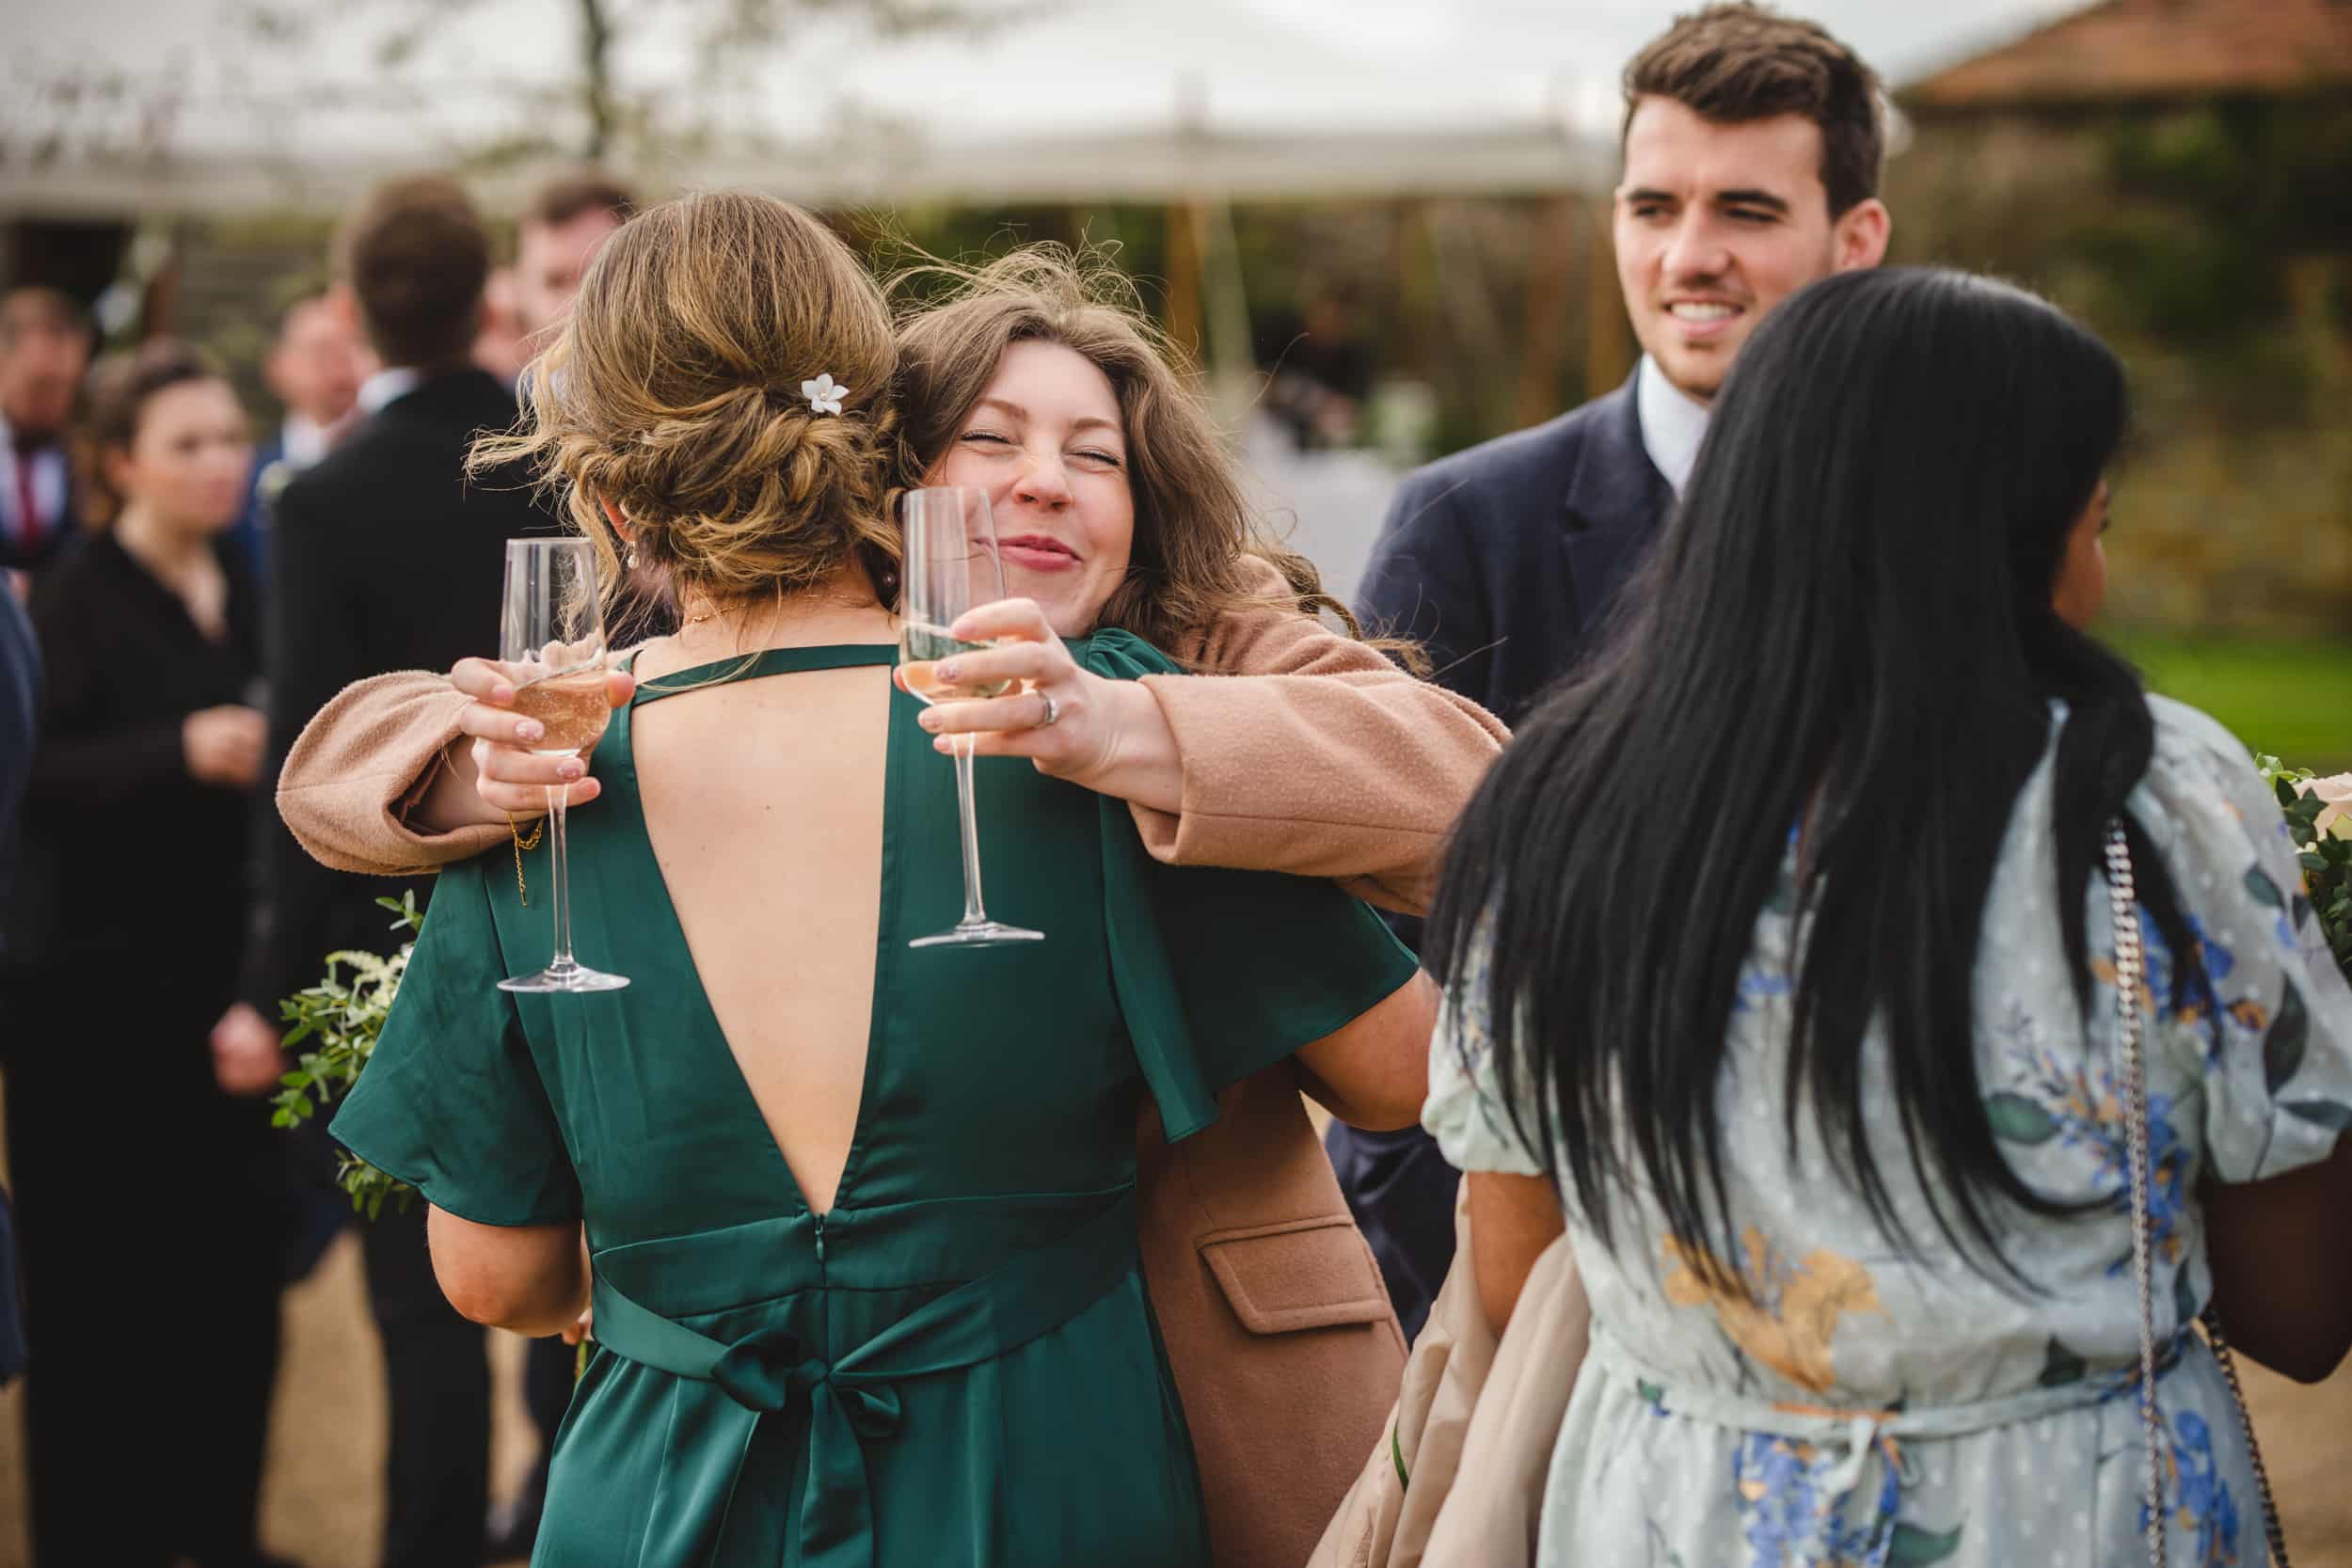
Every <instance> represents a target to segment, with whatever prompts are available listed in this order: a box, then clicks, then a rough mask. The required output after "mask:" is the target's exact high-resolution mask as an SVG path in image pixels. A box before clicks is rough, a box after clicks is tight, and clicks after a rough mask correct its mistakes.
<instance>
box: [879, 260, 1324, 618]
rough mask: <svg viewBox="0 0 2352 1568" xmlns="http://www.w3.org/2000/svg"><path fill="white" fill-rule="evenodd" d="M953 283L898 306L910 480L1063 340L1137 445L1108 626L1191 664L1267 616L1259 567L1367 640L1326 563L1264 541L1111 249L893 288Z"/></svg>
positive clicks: (904, 459) (1185, 368)
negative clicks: (1120, 573) (1102, 384)
mask: <svg viewBox="0 0 2352 1568" xmlns="http://www.w3.org/2000/svg"><path fill="white" fill-rule="evenodd" d="M943 281H944V282H945V283H946V285H947V290H946V298H945V299H944V300H939V301H936V302H928V301H919V300H910V301H908V302H907V303H906V304H904V305H903V306H902V308H901V312H900V320H899V327H898V388H899V398H898V403H899V407H900V409H901V410H902V411H903V419H902V420H901V422H900V425H899V433H898V456H899V463H898V467H899V473H898V482H899V483H900V484H902V485H914V484H920V483H923V476H924V475H926V474H928V473H929V472H930V470H931V468H932V467H933V466H935V465H936V464H937V463H938V462H939V460H940V459H941V458H942V457H944V456H945V455H946V451H947V449H948V447H949V445H950V444H951V443H952V442H953V441H954V440H955V438H956V433H957V432H958V431H960V430H961V429H962V427H963V421H964V418H965V416H966V415H968V414H970V413H971V411H972V406H973V404H976V403H977V402H978V401H979V400H980V396H981V394H982V393H984V392H985V391H987V389H988V384H989V382H990V381H991V380H993V378H994V376H995V374H996V364H997V361H998V360H999V359H1001V358H1002V357H1003V356H1004V353H1005V350H1006V349H1008V348H1009V347H1011V346H1012V345H1013V344H1014V343H1021V342H1045V343H1055V344H1058V345H1059V346H1061V347H1063V348H1066V349H1069V350H1070V351H1071V352H1072V353H1073V354H1076V355H1077V356H1080V357H1081V358H1083V359H1085V360H1086V361H1087V362H1088V363H1089V364H1091V365H1093V366H1094V367H1095V368H1096V369H1097V370H1099V371H1101V372H1103V373H1104V376H1106V377H1108V378H1109V380H1110V384H1111V388H1112V390H1113V391H1114V392H1115V393H1116V394H1117V396H1118V398H1119V410H1120V423H1121V424H1122V425H1124V426H1125V432H1126V438H1127V453H1128V483H1129V484H1130V485H1131V486H1132V488H1133V491H1134V496H1135V508H1136V536H1135V545H1134V548H1133V554H1132V556H1131V558H1130V562H1129V565H1128V568H1127V577H1126V580H1125V581H1123V582H1122V583H1120V586H1119V587H1118V589H1117V590H1115V591H1114V592H1113V593H1112V594H1111V597H1110V600H1109V602H1108V603H1106V604H1105V605H1104V607H1103V611H1102V614H1101V616H1100V617H1099V619H1098V621H1097V624H1098V625H1100V626H1119V627H1121V628H1123V629H1125V630H1128V631H1131V632H1134V633H1135V634H1136V636H1138V637H1141V638H1143V639H1144V640H1145V641H1149V642H1151V643H1152V644H1153V645H1154V646H1155V647H1158V648H1160V649H1161V650H1162V651H1164V652H1166V653H1168V654H1170V655H1172V656H1175V657H1183V650H1185V649H1188V648H1190V647H1192V646H1194V645H1195V644H1196V643H1197V642H1198V641H1199V640H1200V635H1201V633H1203V632H1204V631H1206V630H1207V629H1208V627H1209V626H1210V624H1211V623H1212V622H1214V621H1216V618H1217V617H1218V616H1220V615H1222V614H1225V613H1227V612H1229V611H1235V610H1252V609H1263V608H1264V605H1265V603H1266V601H1265V599H1264V598H1263V596H1262V595H1261V594H1258V593H1257V592H1255V591H1253V590H1252V589H1251V587H1250V586H1249V579H1248V574H1247V572H1246V571H1245V570H1244V567H1243V559H1244V558H1245V557H1246V556H1256V557H1258V558H1259V559H1260V560H1263V561H1266V562H1271V563H1272V564H1273V565H1274V567H1275V568H1276V569H1277V570H1278V571H1279V572H1280V573H1281V574H1282V578H1283V580H1284V581H1285V582H1287V583H1288V584H1289V586H1290V590H1291V594H1293V596H1294V598H1295V603H1296V606H1297V608H1298V609H1300V610H1303V611H1306V612H1308V613H1315V612H1318V611H1322V610H1329V611H1331V612H1333V613H1334V614H1335V615H1337V616H1338V617H1339V618H1340V619H1341V620H1342V621H1343V622H1344V623H1345V625H1346V626H1347V629H1348V632H1349V634H1350V635H1351V636H1353V635H1356V634H1357V629H1358V628H1357V626H1356V622H1355V619H1354V617H1353V616H1351V615H1349V614H1348V612H1347V609H1346V607H1345V606H1343V605H1342V604H1341V603H1340V602H1339V601H1338V600H1337V599H1334V598H1332V597H1330V596H1329V595H1328V594H1325V593H1324V592H1323V579H1322V578H1321V576H1320V574H1318V573H1317V572H1316V570H1315V567H1314V563H1313V562H1311V561H1309V560H1308V559H1307V558H1306V557H1305V556H1303V555H1300V554H1299V553H1298V552H1297V551H1295V550H1293V549H1290V548H1288V547H1287V546H1283V545H1281V544H1279V543H1278V542H1276V541H1275V540H1274V539H1272V538H1271V537H1269V536H1268V535H1267V534H1266V533H1265V532H1264V531H1263V528H1262V526H1261V525H1260V523H1259V520H1258V518H1257V515H1256V514H1255V512H1254V511H1253V510H1252V509H1251V507H1250V505H1249V502H1248V499H1247V498H1246V497H1245V496H1244V494H1243V492H1242V488H1241V484H1240V483H1239V481H1238V480H1237V479H1236V478H1235V476H1234V472H1233V467H1232V461H1231V460H1230V459H1229V458H1228V456H1227V455H1226V451H1225V448H1224V444H1223V442H1222V441H1221V439H1220V438H1219V436H1218V434H1217V429H1216V422H1215V421H1214V420H1212V419H1211V418H1210V417H1209V411H1208V409H1207V407H1206V405H1205V404H1203V403H1202V401H1201V399H1200V396H1199V394H1198V393H1197V392H1196V391H1195V390H1194V389H1193V388H1192V386H1191V384H1190V381H1189V371H1190V366H1189V363H1188V361H1187V360H1186V358H1185V356H1184V352H1183V351H1182V350H1181V349H1179V348H1177V347H1176V346H1175V345H1174V344H1173V343H1171V342H1169V341H1168V339H1167V337H1166V336H1165V335H1164V334H1163V333H1161V332H1160V331H1159V329H1158V328H1157V327H1156V326H1154V325H1152V321H1151V319H1150V317H1148V316H1147V315H1146V314H1145V313H1144V311H1143V309H1142V303H1141V301H1140V299H1139V298H1138V297H1137V295H1136V289H1135V285H1134V284H1133V283H1132V282H1130V281H1129V280H1128V278H1127V277H1125V275H1123V274H1121V273H1120V272H1119V271H1118V270H1117V269H1116V268H1114V267H1112V266H1111V265H1110V264H1109V262H1108V261H1107V259H1106V258H1104V256H1103V255H1102V254H1101V253H1100V252H1096V251H1073V250H1072V249H1070V248H1069V247H1068V246H1065V245H1027V246H1025V247H1023V248H1022V249H1019V250H1016V251H1014V252H1012V253H1011V254H1009V255H1007V256H1002V257H999V258H997V259H996V260H994V261H989V262H987V263H985V264H983V265H980V266H977V267H958V266H952V265H948V264H946V263H943V262H930V263H926V264H923V265H920V266H915V267H912V268H910V269H908V270H907V271H905V272H902V273H900V274H899V275H898V277H896V278H894V279H893V280H892V284H891V287H892V290H893V292H894V293H910V292H913V291H916V290H920V289H922V288H924V287H925V286H927V285H937V284H939V283H941V282H943Z"/></svg>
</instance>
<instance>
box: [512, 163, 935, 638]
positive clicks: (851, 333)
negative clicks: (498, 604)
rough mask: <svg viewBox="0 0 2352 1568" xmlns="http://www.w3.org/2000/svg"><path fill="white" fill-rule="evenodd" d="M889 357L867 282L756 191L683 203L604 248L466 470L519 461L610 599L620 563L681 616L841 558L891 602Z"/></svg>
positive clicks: (775, 590) (757, 593)
mask: <svg viewBox="0 0 2352 1568" xmlns="http://www.w3.org/2000/svg"><path fill="white" fill-rule="evenodd" d="M896 360H897V352H896V348H895V345H894V343H893V338H892V327H891V320H890V311H889V308H888V306H887V305H886V303H885V302H884V300H883V298H882V291H881V290H880V289H879V288H878V287H877V286H876V285H875V283H874V281H873V279H872V278H871V277H869V276H868V275H867V274H866V269H865V268H864V267H863V266H861V265H860V264H859V262H858V259H857V258H856V257H855V256H854V255H852V254H851V253H850V249H849V247H848V246H847V245H844V244H842V242H841V241H840V239H839V238H837V237H836V236H835V235H834V232H833V231H832V230H829V229H827V228H826V227H825V226H824V225H823V224H821V223H819V222H818V220H817V219H815V218H814V217H812V216H810V215H809V214H806V213H804V212H803V211H801V210H800V209H799V208H797V207H793V206H790V205H788V204H787V203H786V202H782V201H778V200H775V199H773V198H770V197H764V196H756V195H752V194H750V193H747V192H740V191H721V192H713V193H707V194H704V195H698V196H689V197H685V198H681V199H679V200H675V201H670V202H665V203H663V204H662V205H660V206H658V207H654V208H650V209H648V210H647V211H645V212H644V213H642V214H639V215H638V216H636V217H634V218H631V219H630V220H629V221H628V223H626V224H624V225H622V227H621V228H620V229H619V230H616V231H615V232H614V233H613V235H612V238H611V239H609V240H607V241H606V242H605V244H604V245H603V248H602V249H600V250H599V251H598V252H597V254H596V261H594V263H592V264H591V265H590V267H589V269H588V274H587V277H585V278H584V279H582V281H581V283H580V294H579V297H578V298H577V299H576V300H575V301H574V303H573V305H572V311H571V315H570V317H569V319H568V320H567V322H566V323H565V325H564V329H563V331H562V333H561V334H560V335H559V336H558V337H557V338H556V340H555V341H554V342H553V343H552V344H551V345H549V346H548V349H547V351H546V352H545V353H543V354H541V355H540V356H538V358H536V359H535V360H533V361H532V365H531V368H530V371H529V372H528V376H527V386H526V392H525V408H524V410H523V415H522V419H521V420H520V422H519V423H518V424H517V426H516V429H515V430H514V431H513V432H512V433H510V434H508V435H505V436H492V437H487V438H485V439H484V440H482V441H481V442H479V443H477V444H476V446H475V449H474V455H473V461H474V466H475V467H476V468H477V469H482V468H487V467H492V466H494V465H499V464H504V463H509V462H517V461H520V462H525V463H528V464H530V465H531V466H532V467H533V468H534V469H535V471H536V476H537V478H538V480H539V482H540V483H542V484H543V485H545V486H547V487H548V488H549V489H551V490H553V491H555V492H556V493H558V494H560V495H562V496H563V497H564V504H565V507H566V508H567V510H568V512H569V515H570V517H571V520H572V522H573V524H574V526H576V527H577V528H578V529H579V530H580V531H581V532H582V533H584V534H586V535H587V536H588V537H589V538H590V539H591V540H593V541H595V543H596V554H597V557H598V564H599V569H600V570H599V576H600V579H601V580H602V581H603V582H604V584H605V585H606V590H607V594H608V595H609V596H610V595H614V594H618V593H619V592H620V589H621V584H622V582H623V579H624V572H623V570H622V558H623V556H624V555H628V556H629V557H630V558H631V564H632V565H633V566H635V567H636V568H637V569H638V570H639V571H640V572H650V573H652V574H654V575H655V576H657V577H658V578H662V579H666V584H667V586H668V588H669V590H670V591H671V593H672V594H675V596H676V597H677V598H678V600H679V601H680V602H681V603H685V604H689V605H691V603H692V601H694V600H696V599H704V600H707V601H709V602H710V603H711V604H713V605H715V606H718V607H720V608H723V609H731V608H739V607H741V606H744V605H746V604H747V603H749V602H751V601H754V600H756V599H759V598H763V597H770V598H781V597H784V596H787V595H789V594H796V593H801V592H804V591H806V590H808V589H812V588H815V587H817V586H818V585H820V584H822V583H824V582H826V581H828V580H829V579H831V578H834V576H835V575H836V574H837V573H839V572H840V570H841V569H842V568H843V567H844V566H845V565H849V564H851V563H854V564H856V565H858V566H859V567H861V568H863V570H864V571H865V573H866V577H867V578H868V580H869V581H870V582H871V584H872V586H873V587H874V589H875V591H876V592H877V593H878V594H880V595H881V596H882V601H883V602H884V603H888V602H889V601H890V599H891V598H892V597H893V595H894V594H895V592H896V586H897V583H896V578H897V574H898V558H899V550H898V530H897V528H896V527H894V526H893V525H892V523H891V520H890V515H889V504H888V499H889V479H890V467H889V464H890V460H891V456H892V454H894V453H895V451H896V450H897V448H896V442H897V432H898V420H897V413H896V407H895V404H894V402H893V399H892V393H891V384H892V379H893V373H894V371H895V367H896ZM822 375H830V376H831V377H832V378H833V379H834V382H835V383H836V384H838V385H839V386H841V387H844V388H847V390H846V391H843V392H840V393H839V394H837V395H838V396H839V397H840V400H841V412H840V413H838V414H830V413H820V412H818V410H816V409H815V408H814V407H812V406H811V403H810V399H809V398H808V396H807V395H806V394H804V393H803V391H802V390H801V383H802V382H803V381H813V380H816V379H817V378H818V377H819V376H822ZM606 501H610V502H612V504H613V505H614V506H616V507H618V508H619V509H620V512H621V515H622V516H623V517H624V518H625V519H626V521H627V523H628V530H629V534H630V537H629V538H628V540H627V541H626V542H623V541H620V540H617V539H616V538H615V536H614V532H613V530H612V524H611V521H610V520H609V519H608V518H607V517H606V515H605V513H604V506H603V503H604V502H606Z"/></svg>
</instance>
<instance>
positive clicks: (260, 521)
mask: <svg viewBox="0 0 2352 1568" xmlns="http://www.w3.org/2000/svg"><path fill="white" fill-rule="evenodd" d="M285 455H286V433H285V431H284V430H283V429H280V430H278V431H274V432H272V433H271V435H270V436H269V438H268V439H267V440H264V441H258V442H256V443H255V444H254V447H253V467H251V468H250V469H249V470H247V472H246V480H245V511H244V513H243V514H242V515H240V516H239V517H238V518H237V521H236V524H235V526H234V527H232V528H230V531H229V537H230V538H231V539H233V540H235V541H236V544H237V547H238V548H239V549H241V550H243V551H244V552H245V564H246V571H247V572H249V573H250V574H251V575H252V578H253V587H254V589H255V591H256V592H257V593H258V592H261V591H263V590H265V589H266V588H267V587H268V584H269V507H270V505H271V502H270V500H268V499H263V498H262V480H264V479H266V478H268V477H269V471H270V469H271V467H274V466H275V465H276V464H278V462H280V461H281V460H283V459H284V457H285ZM273 483H275V482H273Z"/></svg>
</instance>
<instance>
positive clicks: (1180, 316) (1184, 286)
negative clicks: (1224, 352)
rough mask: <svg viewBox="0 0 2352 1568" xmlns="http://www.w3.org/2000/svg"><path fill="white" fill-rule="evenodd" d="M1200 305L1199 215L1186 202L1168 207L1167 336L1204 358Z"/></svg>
mask: <svg viewBox="0 0 2352 1568" xmlns="http://www.w3.org/2000/svg"><path fill="white" fill-rule="evenodd" d="M1201 316H1202V312H1201V305H1200V209H1199V208H1198V207H1196V206H1194V205H1193V204H1192V203H1191V202H1189V201H1171V202H1169V203H1168V337H1169V339H1170V340H1171V341H1174V342H1175V344H1176V346H1177V347H1179V348H1181V349H1183V350H1184V352H1185V353H1186V354H1189V355H1191V356H1193V360H1194V362H1195V363H1200V362H1202V361H1203V359H1204V343H1203V341H1202V337H1201V330H1200V327H1201Z"/></svg>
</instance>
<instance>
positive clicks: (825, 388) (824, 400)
mask: <svg viewBox="0 0 2352 1568" xmlns="http://www.w3.org/2000/svg"><path fill="white" fill-rule="evenodd" d="M849 395H850V389H849V388H847V387H843V386H839V385H837V384H836V383H835V382H834V379H833V377H832V376H831V375H830V374H827V375H820V376H818V378H817V379H816V380H814V381H803V382H802V383H801V396H803V397H804V398H806V399H808V405H809V407H810V408H811V409H813V410H815V411H816V412H817V413H819V414H838V413H840V412H841V400H842V399H843V398H846V397H848V396H849Z"/></svg>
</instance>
